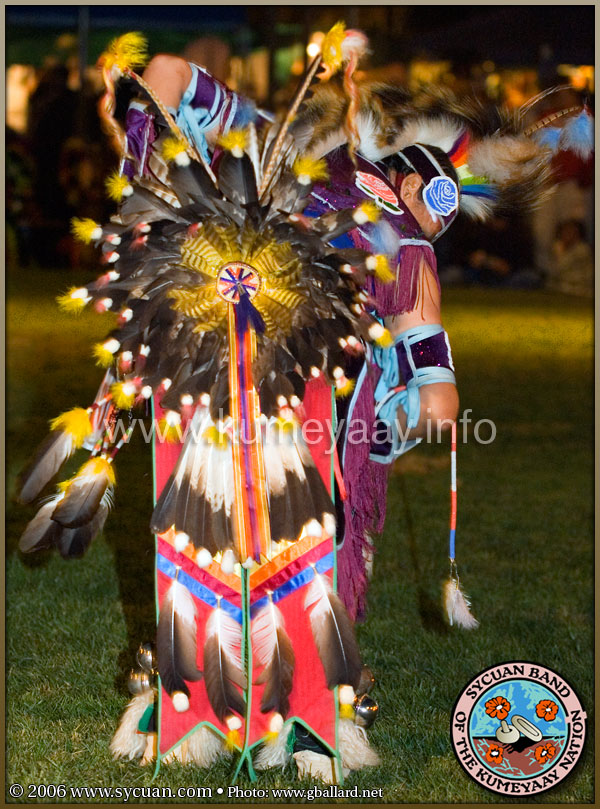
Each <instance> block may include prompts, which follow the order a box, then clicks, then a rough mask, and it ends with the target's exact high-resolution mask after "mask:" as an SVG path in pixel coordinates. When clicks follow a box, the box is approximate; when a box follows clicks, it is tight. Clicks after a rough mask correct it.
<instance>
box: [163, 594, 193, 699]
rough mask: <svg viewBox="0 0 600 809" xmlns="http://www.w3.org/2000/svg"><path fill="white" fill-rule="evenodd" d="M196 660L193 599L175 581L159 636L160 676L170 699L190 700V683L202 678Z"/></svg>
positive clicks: (167, 597)
mask: <svg viewBox="0 0 600 809" xmlns="http://www.w3.org/2000/svg"><path fill="white" fill-rule="evenodd" d="M196 657H197V644H196V607H195V605H194V599H193V598H192V596H191V594H190V592H189V591H188V589H187V588H186V587H185V586H184V585H183V584H181V582H179V581H178V580H177V579H175V580H174V581H173V584H172V585H171V586H170V587H169V589H168V590H167V592H166V594H165V596H164V598H163V602H162V604H161V607H160V614H159V618H158V629H157V632H156V661H157V666H158V673H159V674H160V679H161V682H162V684H163V686H164V688H165V690H166V691H167V693H168V694H169V695H170V696H173V694H174V693H175V692H182V693H184V694H185V695H186V696H187V697H189V696H190V690H189V688H188V686H187V682H197V681H198V680H200V679H201V678H202V672H201V671H200V669H199V668H198V665H197V662H196Z"/></svg>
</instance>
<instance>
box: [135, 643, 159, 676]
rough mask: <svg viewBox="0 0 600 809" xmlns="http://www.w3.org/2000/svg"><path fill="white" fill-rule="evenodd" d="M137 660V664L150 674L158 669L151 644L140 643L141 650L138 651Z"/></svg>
mask: <svg viewBox="0 0 600 809" xmlns="http://www.w3.org/2000/svg"><path fill="white" fill-rule="evenodd" d="M135 659H136V660H137V664H138V666H139V667H140V668H142V669H143V670H144V671H147V672H148V674H150V673H151V672H152V671H154V669H155V668H156V659H155V657H154V647H153V645H152V644H151V643H140V648H139V649H138V650H137V653H136V656H135Z"/></svg>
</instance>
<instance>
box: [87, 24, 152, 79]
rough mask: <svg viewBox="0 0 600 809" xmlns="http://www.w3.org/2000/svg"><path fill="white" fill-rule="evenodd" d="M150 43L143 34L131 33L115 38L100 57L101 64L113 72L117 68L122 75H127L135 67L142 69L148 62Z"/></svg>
mask: <svg viewBox="0 0 600 809" xmlns="http://www.w3.org/2000/svg"><path fill="white" fill-rule="evenodd" d="M147 47H148V43H147V41H146V39H145V37H144V36H142V34H140V33H138V32H137V31H130V32H129V33H128V34H122V35H121V36H120V37H115V39H113V40H112V41H111V42H110V43H109V45H108V48H107V49H106V50H105V51H104V53H103V54H102V55H101V56H100V59H99V64H100V65H101V66H102V67H103V68H105V69H107V70H111V69H112V68H113V67H116V68H117V70H118V71H119V72H120V73H125V72H126V71H127V70H130V69H132V68H134V67H142V66H143V65H145V64H146V63H147V61H148V54H147V52H146V49H147Z"/></svg>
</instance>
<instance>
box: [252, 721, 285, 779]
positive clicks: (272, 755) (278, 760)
mask: <svg viewBox="0 0 600 809" xmlns="http://www.w3.org/2000/svg"><path fill="white" fill-rule="evenodd" d="M291 729H292V723H291V722H290V724H289V725H285V726H284V727H283V728H282V729H281V730H280V731H279V733H278V734H277V737H276V738H275V739H273V740H272V741H268V742H266V743H265V744H263V746H262V747H261V748H260V750H259V751H258V753H257V756H256V758H255V759H254V768H255V769H256V770H270V769H271V768H273V767H278V768H279V769H282V770H283V769H285V766H286V765H287V763H288V762H289V760H290V758H291V757H292V753H291V751H290V750H289V749H288V736H289V735H290V731H291Z"/></svg>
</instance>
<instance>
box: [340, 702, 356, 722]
mask: <svg viewBox="0 0 600 809" xmlns="http://www.w3.org/2000/svg"><path fill="white" fill-rule="evenodd" d="M340 719H352V720H354V708H353V707H352V705H347V704H346V703H344V704H343V705H340Z"/></svg>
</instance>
